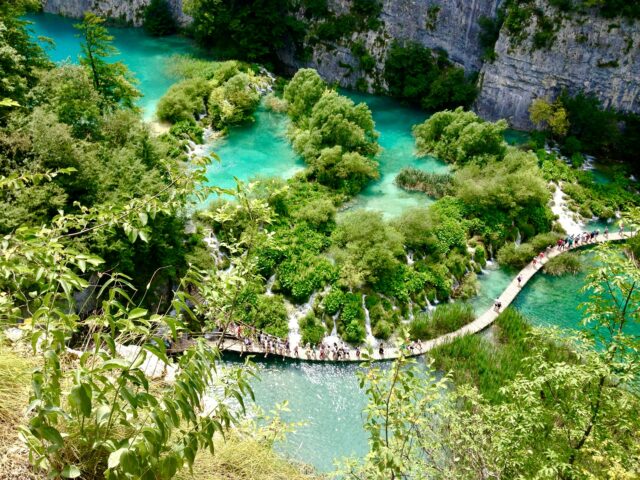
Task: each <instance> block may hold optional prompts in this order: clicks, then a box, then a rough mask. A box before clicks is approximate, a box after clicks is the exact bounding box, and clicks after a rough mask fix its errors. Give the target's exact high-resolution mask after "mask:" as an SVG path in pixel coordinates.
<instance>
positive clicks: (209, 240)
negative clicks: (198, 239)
mask: <svg viewBox="0 0 640 480" xmlns="http://www.w3.org/2000/svg"><path fill="white" fill-rule="evenodd" d="M203 242H204V243H206V244H207V247H209V250H210V251H211V253H212V254H213V261H214V263H215V265H216V267H217V266H218V265H220V264H221V263H222V262H223V261H224V253H222V251H221V250H220V241H219V240H218V237H216V234H215V233H213V230H211V232H210V233H209V235H207V236H206V237H205V238H204V239H203Z"/></svg>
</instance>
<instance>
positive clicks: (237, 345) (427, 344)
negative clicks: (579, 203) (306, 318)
mask: <svg viewBox="0 0 640 480" xmlns="http://www.w3.org/2000/svg"><path fill="white" fill-rule="evenodd" d="M631 235H632V234H628V233H625V234H624V236H623V234H622V233H620V232H618V233H609V235H608V237H607V238H605V236H604V235H603V234H600V235H599V236H598V238H597V239H595V240H594V241H592V242H590V243H580V244H579V245H577V246H574V247H572V248H571V249H570V250H576V249H579V248H583V247H588V246H592V245H595V244H599V243H607V242H616V241H621V240H626V239H628V238H629V237H630V236H631ZM567 251H569V250H566V249H565V250H558V249H557V247H553V248H552V249H550V250H549V251H548V252H546V253H545V256H544V258H543V259H541V260H538V262H537V265H536V267H533V265H532V263H529V264H528V265H527V266H526V267H524V268H523V269H522V270H520V272H518V274H517V275H516V276H515V277H514V278H513V280H512V281H511V283H510V284H509V285H508V286H507V288H506V289H505V290H504V291H503V292H502V294H500V296H499V297H498V298H497V300H498V301H500V302H501V304H502V308H501V311H502V310H504V309H505V308H507V307H508V306H509V305H511V303H512V302H513V301H514V300H515V299H516V297H517V296H518V294H519V293H520V291H521V290H522V288H523V287H524V286H525V285H526V284H527V283H528V282H529V280H531V279H532V278H533V277H534V276H535V274H536V273H538V272H539V271H540V270H541V269H542V267H543V266H544V265H545V264H546V263H547V262H548V261H549V260H550V259H552V258H554V257H557V256H559V255H562V254H563V253H565V252H567ZM518 276H520V277H521V283H520V286H518V280H517V278H518ZM499 314H500V313H499V312H497V311H496V310H495V308H494V307H493V306H492V307H491V308H489V309H488V310H487V311H486V312H484V313H483V314H482V315H480V316H479V317H478V318H476V319H475V320H474V321H473V322H471V323H468V324H467V325H465V326H464V327H462V328H460V329H458V330H456V331H454V332H451V333H447V334H445V335H442V336H440V337H438V338H434V339H432V340H427V341H423V342H420V343H419V344H418V345H417V347H415V348H414V349H413V351H410V350H408V349H406V348H405V350H404V354H405V356H418V355H423V354H425V353H427V352H428V351H429V350H431V349H433V348H435V347H437V346H438V345H442V344H445V343H448V342H451V341H452V340H454V339H456V338H458V337H463V336H465V335H470V334H476V333H479V332H481V331H482V330H484V329H486V328H487V327H489V326H490V325H491V324H492V323H493V322H494V321H495V320H496V318H498V315H499ZM226 337H227V338H225V339H224V341H222V342H221V345H220V349H221V350H223V351H231V352H237V353H240V354H248V355H265V356H273V357H284V358H291V359H295V360H304V361H308V362H327V361H337V362H360V361H362V358H357V357H356V353H355V349H353V348H351V349H350V350H349V355H348V356H347V357H346V358H344V357H343V358H341V359H339V360H333V359H329V358H326V359H324V360H320V359H319V358H318V357H317V350H316V355H311V356H308V355H307V352H306V349H305V348H303V347H302V346H300V347H299V349H298V356H295V355H294V354H293V353H289V354H280V353H270V354H265V352H264V350H263V349H262V347H260V346H259V345H255V343H254V344H252V345H249V346H245V345H244V344H243V341H242V340H240V339H234V338H228V336H226ZM362 350H363V351H364V348H363V349H362ZM400 353H401V352H400V350H399V349H398V348H397V347H391V346H387V344H385V347H384V356H380V354H379V352H378V347H377V346H376V347H375V349H374V351H372V352H371V354H370V357H371V359H372V360H393V359H395V358H398V357H399V356H400Z"/></svg>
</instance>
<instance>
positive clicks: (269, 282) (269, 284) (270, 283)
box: [265, 274, 276, 297]
mask: <svg viewBox="0 0 640 480" xmlns="http://www.w3.org/2000/svg"><path fill="white" fill-rule="evenodd" d="M275 282H276V276H275V274H273V275H271V276H270V277H269V280H267V285H266V286H267V291H266V292H265V295H266V296H267V297H272V296H273V292H272V291H271V290H272V289H273V284H274V283H275Z"/></svg>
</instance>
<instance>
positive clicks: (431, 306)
mask: <svg viewBox="0 0 640 480" xmlns="http://www.w3.org/2000/svg"><path fill="white" fill-rule="evenodd" d="M424 301H425V302H427V311H429V312H432V311H434V310H435V309H436V307H435V306H433V305H431V302H430V301H429V297H427V294H426V293H425V295H424Z"/></svg>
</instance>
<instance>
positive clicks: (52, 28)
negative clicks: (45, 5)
mask: <svg viewBox="0 0 640 480" xmlns="http://www.w3.org/2000/svg"><path fill="white" fill-rule="evenodd" d="M25 18H26V19H27V20H29V21H30V22H33V23H32V25H31V26H30V30H31V33H32V36H33V37H34V38H35V39H36V40H37V42H38V43H39V44H40V45H41V46H42V47H43V48H44V50H45V52H46V53H47V55H48V56H49V58H50V59H51V60H52V61H54V62H64V61H70V62H72V63H77V61H78V55H80V38H78V37H77V34H78V33H79V32H78V30H76V29H75V28H73V25H74V24H76V23H78V22H79V21H80V20H77V19H71V18H65V17H62V16H59V15H51V14H48V13H40V14H30V15H27V16H26V17H25ZM109 33H110V34H111V35H113V36H114V41H113V44H114V46H115V47H116V48H117V49H118V50H119V52H120V54H119V55H117V56H114V57H111V60H113V61H122V62H123V63H124V64H125V65H126V66H127V67H128V68H129V70H131V72H132V73H133V74H134V76H135V78H136V79H137V80H138V81H139V82H140V83H139V84H138V85H137V87H138V89H139V90H140V92H141V93H142V94H143V97H142V98H141V99H140V100H139V102H138V105H139V106H140V107H141V108H142V110H143V111H144V116H145V119H146V120H150V119H151V118H153V115H154V113H155V109H156V105H157V104H158V101H159V100H160V98H161V97H162V96H163V95H164V93H165V92H166V91H167V90H168V88H169V87H170V86H171V85H172V84H173V83H174V82H175V81H176V79H175V77H172V76H171V75H169V74H168V73H167V62H168V60H169V59H170V58H171V57H172V56H173V55H181V54H192V55H194V54H198V53H199V51H198V50H197V49H196V48H195V47H194V46H193V44H192V43H191V42H190V41H189V40H187V39H186V38H183V37H179V36H169V37H150V36H148V35H147V34H145V33H144V31H143V30H142V29H140V28H109ZM38 37H47V38H50V39H52V40H53V41H54V42H55V44H54V45H53V47H51V46H50V45H49V43H48V42H45V41H43V40H42V39H39V38H38Z"/></svg>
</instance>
